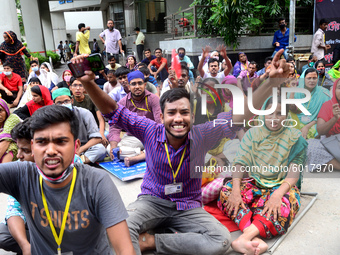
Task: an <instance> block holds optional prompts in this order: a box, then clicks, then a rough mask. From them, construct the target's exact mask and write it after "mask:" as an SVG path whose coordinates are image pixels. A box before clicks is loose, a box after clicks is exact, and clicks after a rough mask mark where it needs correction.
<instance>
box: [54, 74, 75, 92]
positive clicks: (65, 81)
mask: <svg viewBox="0 0 340 255" xmlns="http://www.w3.org/2000/svg"><path fill="white" fill-rule="evenodd" d="M72 76H73V74H72V72H71V71H70V70H65V71H64V72H63V75H62V78H63V80H62V81H61V82H59V83H58V84H57V86H55V87H54V88H53V89H52V90H51V92H53V91H55V90H56V89H59V88H68V89H69V88H70V84H71V83H70V81H71V78H72Z"/></svg>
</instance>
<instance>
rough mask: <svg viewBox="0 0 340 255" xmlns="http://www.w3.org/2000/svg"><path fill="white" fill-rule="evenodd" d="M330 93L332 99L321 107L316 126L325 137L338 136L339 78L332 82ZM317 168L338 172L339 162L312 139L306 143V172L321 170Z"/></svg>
mask: <svg viewBox="0 0 340 255" xmlns="http://www.w3.org/2000/svg"><path fill="white" fill-rule="evenodd" d="M332 93H333V95H332V99H331V100H329V101H327V102H325V103H324V104H323V105H322V107H321V110H320V112H319V114H318V121H317V124H316V129H317V130H318V133H319V134H320V135H325V136H327V137H330V136H332V135H337V134H340V107H339V102H340V78H339V79H337V80H336V81H335V82H334V85H333V90H332ZM333 153H340V152H339V151H334V152H333ZM316 166H317V167H316ZM319 166H323V167H326V169H329V170H330V169H332V170H333V168H334V169H337V170H340V162H339V161H338V160H337V159H336V158H335V157H334V156H333V155H332V154H330V153H329V152H328V151H327V150H326V148H325V147H324V146H323V145H322V144H321V142H320V140H319V139H313V140H310V141H308V170H309V171H316V170H321V169H317V168H319Z"/></svg>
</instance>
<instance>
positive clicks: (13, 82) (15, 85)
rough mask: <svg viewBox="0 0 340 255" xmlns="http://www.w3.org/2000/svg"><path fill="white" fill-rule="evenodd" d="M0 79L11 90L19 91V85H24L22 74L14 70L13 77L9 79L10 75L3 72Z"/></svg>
mask: <svg viewBox="0 0 340 255" xmlns="http://www.w3.org/2000/svg"><path fill="white" fill-rule="evenodd" d="M0 80H1V82H2V85H4V86H5V87H6V88H7V89H9V90H10V91H18V90H19V86H22V81H21V77H20V75H19V74H16V73H13V72H12V78H11V79H8V77H7V76H6V75H5V74H4V73H2V74H1V75H0Z"/></svg>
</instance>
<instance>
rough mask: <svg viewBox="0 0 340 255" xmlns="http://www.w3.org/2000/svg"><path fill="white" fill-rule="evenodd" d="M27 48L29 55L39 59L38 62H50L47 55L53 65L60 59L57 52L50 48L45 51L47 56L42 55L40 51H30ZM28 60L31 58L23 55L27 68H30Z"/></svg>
mask: <svg viewBox="0 0 340 255" xmlns="http://www.w3.org/2000/svg"><path fill="white" fill-rule="evenodd" d="M27 50H28V52H29V53H30V54H31V56H33V58H38V61H39V63H40V64H41V63H43V62H48V63H49V62H50V59H49V57H51V58H52V63H53V65H55V64H56V63H57V62H58V61H60V56H59V54H57V53H55V52H53V51H51V50H48V51H47V52H46V54H47V57H44V56H42V55H41V54H40V53H32V52H31V51H30V50H29V49H27ZM30 61H31V60H30V59H29V58H28V57H26V56H25V64H26V68H27V70H29V69H30Z"/></svg>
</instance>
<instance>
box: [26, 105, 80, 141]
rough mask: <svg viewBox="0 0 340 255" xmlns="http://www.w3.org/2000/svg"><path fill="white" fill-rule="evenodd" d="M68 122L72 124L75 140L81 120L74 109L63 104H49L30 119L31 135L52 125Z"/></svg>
mask: <svg viewBox="0 0 340 255" xmlns="http://www.w3.org/2000/svg"><path fill="white" fill-rule="evenodd" d="M63 122H67V123H68V124H69V125H70V128H71V133H72V135H73V137H74V141H76V139H78V133H79V121H78V118H77V116H76V115H75V114H74V112H73V111H71V110H70V109H68V108H67V107H65V106H61V105H47V106H44V107H41V108H40V109H38V110H36V111H35V112H34V113H33V114H32V116H31V121H30V129H31V136H32V137H33V136H34V133H35V132H36V131H37V130H42V129H46V128H48V127H49V126H51V125H54V124H59V123H63Z"/></svg>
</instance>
